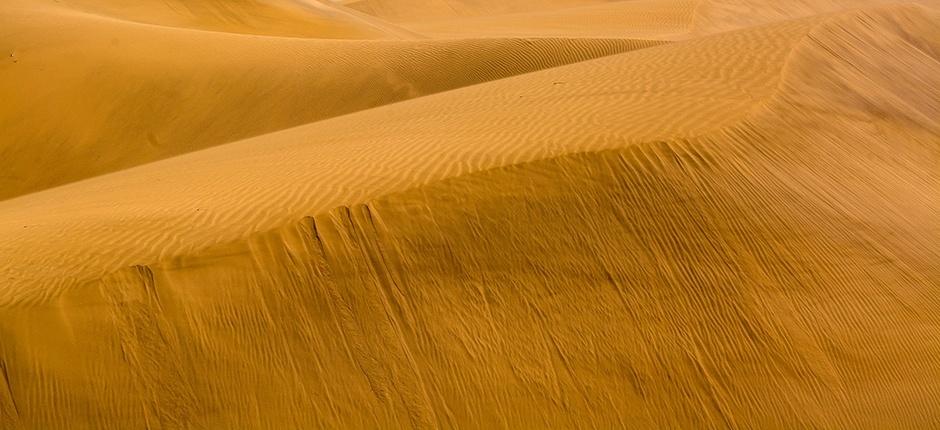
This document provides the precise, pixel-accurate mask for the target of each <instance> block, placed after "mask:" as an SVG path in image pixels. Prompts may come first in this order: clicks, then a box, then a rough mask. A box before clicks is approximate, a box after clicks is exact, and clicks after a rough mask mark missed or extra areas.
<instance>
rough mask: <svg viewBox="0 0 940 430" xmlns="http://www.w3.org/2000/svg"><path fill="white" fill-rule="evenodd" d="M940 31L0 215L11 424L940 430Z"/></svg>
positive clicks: (635, 66)
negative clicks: (937, 429)
mask: <svg viewBox="0 0 940 430" xmlns="http://www.w3.org/2000/svg"><path fill="white" fill-rule="evenodd" d="M938 23H940V15H938V13H937V12H936V11H933V10H930V9H928V8H925V7H921V6H903V7H899V6H886V7H880V6H879V7H875V8H866V9H862V10H853V11H850V12H841V13H837V14H833V15H826V16H810V17H806V18H802V19H798V20H788V21H786V22H781V23H775V24H772V25H764V26H759V27H754V28H748V29H745V30H740V31H734V32H730V33H724V34H718V35H713V36H709V37H703V38H700V39H695V40H687V41H682V42H677V43H674V44H668V45H664V46H657V47H650V48H646V49H640V50H636V51H632V52H627V53H623V54H619V55H614V56H609V57H605V58H600V59H596V60H592V61H587V62H583V63H578V64H571V65H567V66H562V67H557V68H552V69H549V70H543V71H540V72H535V73H531V74H528V75H522V76H516V77H511V78H507V79H502V80H498V81H492V82H487V83H485V84H483V85H478V86H472V87H467V88H462V89H457V90H453V91H449V92H445V93H441V94H436V95H430V96H424V97H419V98H414V99H411V100H408V101H404V102H401V103H397V104H392V105H387V106H383V107H379V108H375V109H369V110H365V111H362V112H357V113H353V114H350V115H346V116H342V117H337V118H333V119H328V120H323V121H318V122H316V123H312V124H308V125H305V126H302V127H297V128H294V129H291V130H285V131H282V132H278V133H272V134H268V135H264V136H258V137H255V138H251V139H247V140H244V141H241V142H236V143H231V144H228V145H223V146H218V147H215V148H210V149H207V150H204V151H199V152H195V153H191V154H186V155H183V156H179V157H175V158H172V159H168V160H164V161H160V162H154V163H149V164H147V165H144V166H140V167H137V168H133V169H129V170H126V171H123V172H117V173H114V174H110V175H102V176H99V177H95V178H92V179H88V180H85V181H82V182H77V183H74V184H69V185H66V186H63V187H60V188H57V189H52V190H47V191H43V192H37V193H32V194H29V195H25V196H22V197H19V198H15V199H10V200H7V201H3V202H0V283H2V284H0V309H2V312H0V338H2V339H3V342H0V369H2V372H0V427H3V428H8V427H9V428H65V427H68V428H83V427H88V428H187V427H189V428H321V427H322V428H437V427H447V428H450V427H463V428H494V427H505V428H533V427H534V428H575V427H597V428H621V427H625V428H651V429H652V428H690V429H691V428H930V427H931V426H933V425H934V424H935V423H936V422H937V421H938V420H940V415H938V411H937V409H936V407H935V405H936V404H937V403H938V401H940V384H937V383H936V382H934V381H940V360H938V359H937V357H940V336H938V334H937V333H940V331H938V328H940V327H938V326H940V317H938V315H940V299H938V297H940V296H938V294H937V292H938V289H940V265H938V262H940V198H938V196H940V170H938V169H937V166H940V97H938V94H940V25H937V24H938ZM488 58H489V57H488ZM27 219H28V220H29V221H27ZM23 250H30V251H29V252H24V251H23Z"/></svg>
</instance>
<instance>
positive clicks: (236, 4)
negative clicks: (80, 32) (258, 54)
mask: <svg viewBox="0 0 940 430" xmlns="http://www.w3.org/2000/svg"><path fill="white" fill-rule="evenodd" d="M5 3H7V4H5V5H4V7H5V8H11V7H19V8H22V9H33V10H35V9H45V10H49V11H60V12H67V13H75V14H89V15H95V16H100V17H104V18H110V19H114V20H122V21H132V22H138V23H145V24H152V25H159V26H168V27H180V28H190V29H198V30H209V31H218V32H227V33H246V34H261V35H271V36H293V37H317V38H331V39H334V38H335V39H385V38H398V37H407V36H410V35H412V34H411V33H409V32H408V31H406V30H403V29H400V28H398V27H396V26H394V25H392V24H389V23H387V22H385V21H382V20H379V19H376V18H374V17H370V16H368V15H365V14H362V13H358V12H355V11H352V10H350V9H348V8H345V7H343V6H342V5H340V4H337V3H334V2H331V1H321V0H134V1H115V0H6V1H5Z"/></svg>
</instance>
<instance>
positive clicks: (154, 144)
mask: <svg viewBox="0 0 940 430" xmlns="http://www.w3.org/2000/svg"><path fill="white" fill-rule="evenodd" d="M7 12H8V15H4V16H2V17H0V23H5V24H9V25H3V24H0V33H2V34H3V35H4V36H3V37H0V49H2V50H3V51H2V52H5V53H9V54H7V55H5V56H4V58H3V60H2V63H0V94H3V96H4V103H3V104H2V105H0V129H2V130H3V133H2V135H0V199H3V198H9V197H12V196H16V195H21V194H25V193H28V192H32V191H38V190H41V189H45V188H49V187H51V186H55V185H60V184H64V183H67V182H72V181H76V180H79V179H84V178H88V177H92V176H95V175H99V174H102V173H106V172H111V171H115V170H119V169H122V168H127V167H132V166H135V165H140V164H143V163H146V162H149V161H154V160H158V159H162V158H167V157H170V156H173V155H178V154H181V153H185V152H190V151H194V150H197V149H202V148H206V147H209V146H214V145H218V144H223V143H228V142H231V141H234V140H239V139H243V138H246V137H250V136H255V135H259V134H264V133H268V132H272V131H276V130H280V129H284V128H288V127H293V126H297V125H300V124H305V123H308V122H312V121H316V120H320V119H324V118H327V117H332V116H337V115H341V114H345V113H349V112H353V111H357V110H362V109H367V108H371V107H375V106H379V105H383V104H388V103H392V102H396V101H400V100H405V99H409V98H414V97H419V96H422V95H427V94H431V93H435V92H440V91H444V90H449V89H453V88H458V87H462V86H467V85H472V84H477V83H480V82H485V81H488V80H493V79H499V78H503V77H507V76H511V75H517V74H521V73H526V72H531V71H535V70H539V69H542V68H548V67H553V66H558V65H562V64H567V63H572V62H577V61H581V60H586V59H591V58H596V57H602V56H605V55H611V54H616V53H621V52H625V51H629V50H632V49H637V48H642V47H647V46H653V45H655V44H657V43H655V42H646V41H631V40H621V39H616V40H613V39H576V40H568V39H560V38H552V39H531V40H522V39H462V40H447V41H418V40H413V41H355V42H353V41H327V40H320V39H297V38H278V37H257V36H250V35H240V34H230V33H217V32H204V31H193V30H189V29H180V28H170V27H154V26H147V25H141V24H137V23H130V22H126V21H114V20H110V19H103V18H101V17H96V16H88V15H74V14H69V13H65V12H62V11H55V12H53V11H42V10H40V11H37V10H28V11H24V10H16V11H12V12H11V11H10V10H7ZM49 28H56V31H55V32H54V33H52V34H49V33H50V32H49V30H48V29H49Z"/></svg>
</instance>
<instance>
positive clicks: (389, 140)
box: [0, 20, 819, 297]
mask: <svg viewBox="0 0 940 430" xmlns="http://www.w3.org/2000/svg"><path fill="white" fill-rule="evenodd" d="M818 23H819V22H818V20H803V21H797V22H789V23H784V24H780V25H775V26H772V27H768V28H764V29H759V30H755V31H749V32H738V33H728V34H723V35H718V36H714V37H711V38H707V39H701V40H696V41H691V42H687V43H682V44H674V45H665V46H659V47H652V48H647V49H642V50H638V51H634V52H630V53H627V54H621V55H615V56H610V57H606V58H602V59H598V60H592V61H588V62H583V63H578V64H572V65H568V66H563V67H558V68H553V69H550V70H545V71H541V72H535V73H531V74H528V75H524V76H517V77H512V78H507V79H503V80H499V81H494V82H490V83H487V84H485V85H478V86H472V87H466V88H462V89H457V90H453V91H449V92H446V93H441V94H436V95H430V96H426V97H421V98H417V99H412V100H408V101H405V102H401V103H398V104H394V105H387V106H384V107H380V108H375V109H370V110H367V111H362V112H358V113H354V114H351V115H346V116H343V117H337V118H333V119H329V120H324V121H319V122H316V123H312V124H309V125H305V126H302V127H296V128H293V129H289V130H285V131H282V132H278V133H273V134H269V135H264V136H259V137H256V138H252V139H247V140H244V141H241V142H237V143H231V144H227V145H223V146H219V147H216V148H211V149H208V150H205V151H200V152H195V153H191V154H187V155H184V156H180V157H176V158H171V159H167V160H164V161H160V162H155V163H150V164H147V165H144V166H140V167H138V168H135V169H130V170H126V171H123V172H117V173H115V174H111V175H103V176H98V177H95V178H91V179H88V180H86V181H82V182H77V183H73V184H69V185H66V186H63V187H59V188H55V189H51V190H47V191H44V192H39V193H33V194H29V195H25V196H22V197H19V198H16V199H11V200H7V201H5V202H0V210H2V211H3V213H4V214H5V215H6V216H4V217H3V218H0V229H2V230H0V231H2V232H3V234H2V236H0V237H4V238H6V241H5V242H6V243H5V244H2V243H0V246H4V245H5V247H6V249H8V250H10V255H9V258H5V259H2V258H0V267H2V268H4V269H8V270H10V271H13V272H14V273H16V275H15V276H12V278H11V279H10V282H9V284H10V286H9V287H8V288H7V291H8V292H9V294H10V297H12V296H15V295H16V294H19V292H20V288H19V286H20V285H24V286H25V285H30V284H32V283H34V282H41V283H43V284H46V283H47V282H53V283H55V284H62V285H64V284H67V283H68V282H70V281H69V280H72V279H73V278H77V279H78V280H81V279H87V278H88V277H93V276H96V274H103V273H106V272H107V271H110V270H115V269H118V268H120V267H123V266H126V265H129V264H135V263H142V262H149V261H153V260H155V259H157V258H160V257H164V256H171V255H177V254H180V253H187V252H191V251H193V250H195V249H198V248H200V247H204V246H207V245H211V244H214V243H219V242H225V241H230V240H234V239H237V238H239V237H241V236H244V235H245V234H249V233H251V232H255V231H258V230H263V229H270V228H274V227H276V226H278V225H280V224H282V223H284V222H288V221H294V220H296V219H299V218H300V217H303V216H305V215H309V214H311V213H317V212H319V211H325V210H329V209H332V208H333V207H335V206H339V205H343V204H349V203H355V202H361V201H364V200H366V199H370V198H374V197H378V196H380V195H383V194H386V193H389V192H394V191H401V190H405V189H407V188H411V187H415V186H419V185H423V184H427V183H429V182H432V181H435V180H440V179H444V178H447V177H452V176H457V175H461V174H467V173H471V172H477V171H481V170H485V169H489V168H494V167H500V166H505V165H508V164H514V163H521V162H527V161H533V160H537V159H541V158H547V157H553V156H559V155H564V154H567V153H572V152H580V151H590V150H601V149H609V148H617V147H623V146H627V145H630V144H635V143H643V142H648V141H651V140H661V139H672V138H679V137H693V136H697V135H700V134H703V133H707V132H709V131H712V130H715V129H717V128H720V127H722V126H727V125H730V124H733V123H735V122H736V121H740V120H741V119H743V118H745V117H746V115H747V114H748V112H751V111H752V110H754V109H756V108H758V107H760V105H761V103H762V102H763V101H764V100H766V99H767V98H768V97H770V96H771V95H772V94H773V93H774V91H775V89H776V88H777V86H778V84H779V81H780V76H781V73H783V71H784V68H785V66H786V63H787V58H788V55H789V54H790V53H791V52H793V49H794V48H795V47H796V46H797V45H798V44H800V43H801V41H803V40H805V37H806V35H807V34H808V32H809V31H810V30H811V29H812V28H813V26H814V25H817V24H818ZM754 52H758V54H756V55H755V54H754ZM677 112H679V113H680V114H677ZM132 220H136V222H128V221H132ZM75 237H82V238H84V239H83V240H75V239H74V238H75ZM26 243H29V244H30V245H29V246H30V247H32V248H35V249H40V250H42V252H34V253H19V252H16V251H14V250H15V249H17V248H19V247H22V246H26V245H25V244H26ZM76 255H83V256H87V257H83V258H73V256H76ZM37 266H42V267H44V270H42V271H35V270H30V269H29V268H31V267H37ZM51 291H54V289H52V288H49V289H36V288H29V289H27V290H24V291H23V292H24V293H26V294H48V293H50V292H51Z"/></svg>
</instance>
